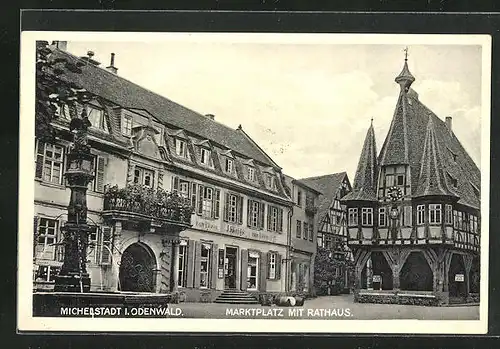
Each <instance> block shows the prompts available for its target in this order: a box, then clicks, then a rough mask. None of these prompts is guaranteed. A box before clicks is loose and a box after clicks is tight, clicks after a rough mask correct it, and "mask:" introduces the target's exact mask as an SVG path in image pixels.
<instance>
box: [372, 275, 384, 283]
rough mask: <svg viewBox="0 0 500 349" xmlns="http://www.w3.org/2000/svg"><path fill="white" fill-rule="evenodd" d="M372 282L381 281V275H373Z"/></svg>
mask: <svg viewBox="0 0 500 349" xmlns="http://www.w3.org/2000/svg"><path fill="white" fill-rule="evenodd" d="M373 282H382V277H381V276H380V275H373Z"/></svg>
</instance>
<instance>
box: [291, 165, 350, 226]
mask: <svg viewBox="0 0 500 349" xmlns="http://www.w3.org/2000/svg"><path fill="white" fill-rule="evenodd" d="M344 180H346V181H347V183H349V178H348V176H347V173H346V172H339V173H332V174H327V175H323V176H316V177H307V178H301V179H299V180H297V181H299V182H301V183H305V184H306V185H307V186H308V187H311V188H313V189H315V190H317V191H319V192H320V193H321V195H320V196H319V205H318V217H319V219H320V220H321V218H322V217H324V215H325V214H327V213H328V210H329V209H330V206H331V205H332V204H333V201H334V200H335V199H340V195H339V194H340V192H341V190H340V189H341V187H342V183H343V181H344Z"/></svg>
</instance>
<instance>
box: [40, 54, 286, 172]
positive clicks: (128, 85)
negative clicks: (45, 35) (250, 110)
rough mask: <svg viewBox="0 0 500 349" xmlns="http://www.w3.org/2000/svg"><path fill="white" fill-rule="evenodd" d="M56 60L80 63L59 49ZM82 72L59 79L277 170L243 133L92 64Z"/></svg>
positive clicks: (269, 159)
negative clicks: (141, 111) (140, 110)
mask: <svg viewBox="0 0 500 349" xmlns="http://www.w3.org/2000/svg"><path fill="white" fill-rule="evenodd" d="M55 58H65V59H68V60H70V61H72V62H76V61H77V60H79V58H78V57H76V56H73V55H71V54H69V53H67V52H65V51H61V50H59V49H54V50H53V54H52V55H51V57H50V59H55ZM81 70H82V71H81V73H74V72H71V71H69V70H65V71H64V73H63V74H62V75H61V76H60V77H61V78H62V79H66V80H67V81H70V82H72V83H74V84H76V85H78V86H80V87H81V88H85V89H86V90H88V91H89V92H91V93H93V94H95V95H97V96H100V97H102V98H105V99H107V100H109V101H110V102H112V103H114V104H117V105H119V106H121V107H124V108H135V109H143V110H146V111H147V112H149V113H151V114H152V115H153V116H154V117H155V118H157V119H158V120H159V121H160V122H162V123H164V124H167V125H171V126H173V127H177V128H180V129H184V130H186V131H188V132H191V133H194V134H196V135H198V136H200V137H202V138H205V139H208V140H211V141H214V142H216V143H218V144H221V145H223V146H224V147H226V148H229V149H232V150H234V151H236V152H238V153H240V154H242V155H244V156H247V157H249V158H252V159H255V160H256V161H259V162H261V163H263V164H265V165H267V166H273V167H278V166H277V165H276V164H275V163H274V162H273V160H272V159H271V158H270V157H269V156H268V155H267V154H265V153H264V151H263V150H262V149H260V148H259V147H258V146H257V145H256V143H255V142H254V141H253V140H252V139H251V138H250V137H249V136H248V135H247V134H246V133H245V132H242V130H239V129H237V130H234V129H232V128H230V127H227V126H225V125H223V124H221V123H219V122H217V121H214V120H210V119H209V118H207V117H206V116H204V115H201V114H199V113H197V112H195V111H193V110H190V109H188V108H186V107H184V106H182V105H180V104H177V103H175V102H173V101H171V100H169V99H168V98H165V97H163V96H160V95H158V94H156V93H154V92H151V91H149V90H147V89H145V88H143V87H141V86H139V85H137V84H135V83H132V82H131V81H128V80H126V79H124V78H123V77H121V76H118V75H116V74H114V73H112V72H109V71H107V70H105V69H102V68H99V67H97V66H95V65H93V64H90V63H88V64H85V65H83V66H82V67H81Z"/></svg>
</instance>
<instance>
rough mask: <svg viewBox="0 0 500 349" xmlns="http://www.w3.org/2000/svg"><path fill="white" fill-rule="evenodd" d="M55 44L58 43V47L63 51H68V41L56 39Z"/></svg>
mask: <svg viewBox="0 0 500 349" xmlns="http://www.w3.org/2000/svg"><path fill="white" fill-rule="evenodd" d="M55 44H56V47H57V48H58V49H59V50H62V51H66V50H67V48H68V42H67V41H56V42H55Z"/></svg>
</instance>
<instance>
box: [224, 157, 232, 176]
mask: <svg viewBox="0 0 500 349" xmlns="http://www.w3.org/2000/svg"><path fill="white" fill-rule="evenodd" d="M224 171H225V172H226V173H229V174H231V173H233V160H232V159H229V158H226V160H225V161H224Z"/></svg>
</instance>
